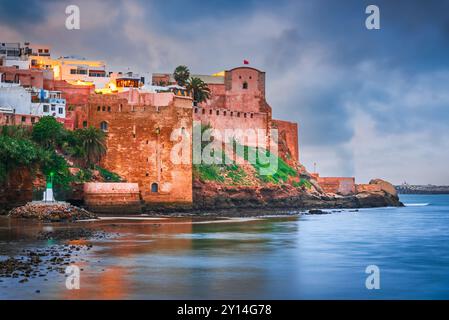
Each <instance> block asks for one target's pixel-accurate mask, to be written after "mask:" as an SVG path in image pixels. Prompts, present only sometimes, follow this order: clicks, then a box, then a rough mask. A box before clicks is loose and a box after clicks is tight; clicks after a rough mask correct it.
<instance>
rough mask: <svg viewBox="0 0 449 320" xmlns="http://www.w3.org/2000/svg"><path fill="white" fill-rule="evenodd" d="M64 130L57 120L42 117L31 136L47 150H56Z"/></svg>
mask: <svg viewBox="0 0 449 320" xmlns="http://www.w3.org/2000/svg"><path fill="white" fill-rule="evenodd" d="M63 132H64V128H63V126H62V124H60V123H59V122H58V121H56V119H55V118H53V117H50V116H47V117H42V118H41V119H40V120H39V122H38V123H36V124H35V125H34V127H33V132H32V134H31V136H32V138H33V140H34V141H35V142H36V143H38V144H40V145H41V146H43V147H44V148H46V149H51V148H53V149H56V146H57V144H58V143H59V142H60V141H61V138H62V135H63Z"/></svg>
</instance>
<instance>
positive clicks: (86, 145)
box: [76, 127, 106, 168]
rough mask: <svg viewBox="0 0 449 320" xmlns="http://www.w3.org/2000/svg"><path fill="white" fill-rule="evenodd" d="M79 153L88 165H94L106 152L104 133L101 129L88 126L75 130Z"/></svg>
mask: <svg viewBox="0 0 449 320" xmlns="http://www.w3.org/2000/svg"><path fill="white" fill-rule="evenodd" d="M76 135H77V136H78V140H79V143H80V153H81V156H82V157H83V158H84V162H85V163H86V165H87V166H89V167H91V168H92V167H94V166H95V164H97V163H98V162H100V160H101V158H102V157H103V156H104V155H105V154H106V135H105V133H104V132H103V131H101V130H99V129H97V128H94V127H89V128H85V129H81V130H77V131H76Z"/></svg>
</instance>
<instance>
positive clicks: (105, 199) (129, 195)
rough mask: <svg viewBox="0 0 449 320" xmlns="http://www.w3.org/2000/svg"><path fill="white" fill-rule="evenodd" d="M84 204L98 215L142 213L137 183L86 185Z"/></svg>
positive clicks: (94, 183) (95, 183)
mask: <svg viewBox="0 0 449 320" xmlns="http://www.w3.org/2000/svg"><path fill="white" fill-rule="evenodd" d="M84 202H85V204H86V206H87V207H88V209H89V210H90V211H92V212H96V213H121V214H123V213H128V214H138V213H141V211H142V208H141V203H140V192H139V185H138V184H137V183H97V182H93V183H85V184H84Z"/></svg>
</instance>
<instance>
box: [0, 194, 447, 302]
mask: <svg viewBox="0 0 449 320" xmlns="http://www.w3.org/2000/svg"><path fill="white" fill-rule="evenodd" d="M401 200H402V201H403V202H404V203H406V204H408V205H410V206H407V207H405V208H381V209H364V210H360V211H359V212H351V211H343V212H337V213H333V214H331V215H322V216H299V217H298V216H295V217H286V218H264V219H260V220H250V221H247V220H238V221H231V222H229V221H215V222H213V221H212V222H211V221H192V220H189V219H182V220H160V221H155V220H144V221H139V220H120V221H117V220H106V221H101V222H95V223H79V224H77V226H83V227H87V228H94V229H98V230H105V231H107V232H113V233H120V236H118V237H116V238H113V239H106V240H93V241H89V242H90V243H92V244H93V245H94V247H93V249H92V250H91V251H88V252H85V253H82V254H81V257H82V259H83V260H85V261H83V262H81V263H79V264H80V265H81V267H82V268H83V271H82V273H81V289H80V290H76V291H69V290H67V289H66V288H65V278H64V275H60V274H52V275H50V276H48V277H47V281H45V280H44V279H41V278H38V279H32V280H30V281H29V282H28V283H24V284H19V283H18V281H17V279H2V280H3V282H0V299H18V298H24V299H36V298H38V299H48V298H58V299H78V298H81V299H98V298H99V299H103V298H104V299H132V298H134V299H416V298H419V299H448V298H449V196H447V195H444V196H443V195H441V196H440V195H433V196H424V195H404V196H402V197H401ZM46 227H48V225H35V224H34V225H29V224H23V223H22V224H17V223H15V222H11V221H10V220H8V219H6V218H2V219H0V259H4V258H6V257H7V256H10V255H18V254H20V251H21V250H22V249H23V248H36V247H45V246H50V245H53V244H54V242H49V241H36V240H34V239H35V236H36V233H37V232H39V231H40V230H42V229H43V228H46ZM65 227H66V226H57V227H53V228H65ZM78 243H80V242H78ZM81 243H86V242H83V241H81ZM368 265H377V266H378V267H379V269H380V289H379V290H367V289H366V287H365V280H366V277H367V276H368V275H367V274H366V273H365V269H366V267H367V266H368ZM37 289H39V290H40V293H36V292H35V291H36V290H37Z"/></svg>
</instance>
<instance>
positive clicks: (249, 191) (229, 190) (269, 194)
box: [144, 180, 403, 217]
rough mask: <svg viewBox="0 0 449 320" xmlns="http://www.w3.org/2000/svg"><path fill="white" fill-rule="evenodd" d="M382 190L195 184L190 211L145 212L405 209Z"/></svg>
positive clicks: (155, 211)
mask: <svg viewBox="0 0 449 320" xmlns="http://www.w3.org/2000/svg"><path fill="white" fill-rule="evenodd" d="M373 181H374V183H376V184H378V185H380V186H381V188H380V190H378V191H364V192H359V193H356V194H354V195H348V196H342V195H336V194H325V193H322V192H321V193H320V192H308V191H307V190H304V189H300V188H294V187H292V186H290V185H280V186H276V185H274V186H265V187H254V186H248V187H245V186H237V187H235V186H223V185H220V184H213V183H207V184H205V183H202V182H200V181H196V182H195V183H194V201H193V205H192V206H190V207H188V206H187V207H180V206H178V205H176V204H174V205H173V206H170V205H165V206H163V207H149V208H146V209H145V210H144V212H145V213H146V214H150V215H156V216H157V215H164V214H167V215H174V216H214V215H217V216H230V217H238V216H241V217H247V216H256V215H278V214H291V213H294V212H297V213H300V212H305V211H308V210H314V209H360V208H378V207H401V206H403V204H402V202H401V201H400V200H399V197H398V195H397V193H396V190H395V189H394V187H393V186H392V185H391V184H389V183H388V182H385V181H383V180H373Z"/></svg>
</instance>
